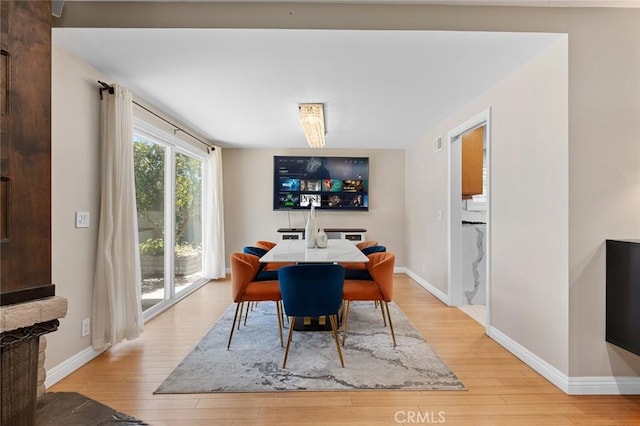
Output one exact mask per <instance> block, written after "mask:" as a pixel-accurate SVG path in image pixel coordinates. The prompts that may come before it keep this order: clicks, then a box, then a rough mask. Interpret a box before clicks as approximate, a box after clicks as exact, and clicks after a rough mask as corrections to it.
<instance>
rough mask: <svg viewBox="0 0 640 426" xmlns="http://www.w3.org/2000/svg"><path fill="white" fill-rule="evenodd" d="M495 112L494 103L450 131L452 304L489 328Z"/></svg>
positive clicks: (450, 265) (450, 267)
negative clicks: (492, 149) (492, 147)
mask: <svg viewBox="0 0 640 426" xmlns="http://www.w3.org/2000/svg"><path fill="white" fill-rule="evenodd" d="M490 118H491V110H490V108H488V109H486V110H484V111H482V112H481V113H479V114H477V115H476V116H474V117H472V118H470V119H469V120H467V121H465V122H464V123H462V124H460V125H459V126H457V127H455V128H454V129H452V130H450V131H449V132H448V142H449V167H448V170H449V188H448V189H449V191H448V193H449V224H448V225H449V226H448V227H449V232H448V246H449V255H448V276H449V304H450V306H457V307H459V308H460V309H461V310H463V311H464V312H465V313H467V314H468V315H469V316H471V317H472V318H473V319H475V320H476V321H478V322H479V323H480V324H482V325H483V326H484V327H485V328H487V329H488V327H489V326H490V318H491V315H490V313H491V303H490V302H491V298H490V288H491V286H490V283H491V280H490V277H491V275H490V267H489V266H490V262H489V258H490V253H491V250H490V247H491V245H490V235H491V233H490V229H491V220H490V218H491V215H490V206H491V203H490V187H491V185H490V158H491V155H490V152H491V151H490V149H491V143H490V140H491V125H490V124H491V123H490ZM474 157H475V158H474ZM474 168H475V169H478V168H479V169H478V170H475V171H474ZM470 170H471V172H470ZM478 173H479V174H480V175H478ZM469 175H475V178H474V179H475V182H473V181H472V182H471V183H470V181H469V179H470V178H469ZM478 179H480V181H478ZM463 187H464V188H465V189H464V190H463ZM469 188H471V189H469Z"/></svg>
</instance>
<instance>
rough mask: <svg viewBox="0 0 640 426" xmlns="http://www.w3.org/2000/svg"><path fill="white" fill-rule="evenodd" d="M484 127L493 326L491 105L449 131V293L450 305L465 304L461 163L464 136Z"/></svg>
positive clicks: (488, 323)
mask: <svg viewBox="0 0 640 426" xmlns="http://www.w3.org/2000/svg"><path fill="white" fill-rule="evenodd" d="M480 126H485V132H484V134H485V140H484V143H485V148H486V151H487V153H486V167H487V187H486V194H485V195H486V197H487V212H486V221H487V225H486V237H485V238H486V242H487V246H486V253H485V256H486V277H485V278H486V283H487V289H486V298H487V314H486V322H485V326H486V328H487V329H488V328H489V327H490V326H491V108H487V109H485V110H483V111H481V112H479V113H478V114H476V115H475V116H473V117H471V118H469V119H468V120H466V121H464V122H463V123H462V124H460V125H459V126H456V127H454V128H453V129H451V130H449V132H447V143H448V144H449V157H448V165H447V169H448V170H449V178H448V191H447V192H448V205H449V221H448V225H447V227H448V244H447V245H448V248H447V250H448V253H447V259H448V268H447V274H448V295H449V298H448V299H449V306H460V305H461V304H462V291H461V289H462V276H461V275H462V274H461V262H462V212H461V200H462V188H461V163H462V146H461V141H462V135H463V134H464V133H467V132H468V131H470V130H473V129H476V128H478V127H480Z"/></svg>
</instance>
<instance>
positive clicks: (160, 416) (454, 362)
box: [49, 274, 640, 426]
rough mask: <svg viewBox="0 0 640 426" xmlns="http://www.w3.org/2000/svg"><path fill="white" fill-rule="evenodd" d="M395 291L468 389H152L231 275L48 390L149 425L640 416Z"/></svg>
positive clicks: (638, 402)
mask: <svg viewBox="0 0 640 426" xmlns="http://www.w3.org/2000/svg"><path fill="white" fill-rule="evenodd" d="M395 301H396V303H397V304H398V305H399V306H400V307H401V308H402V310H403V311H404V312H405V313H406V314H407V316H408V317H409V318H410V319H411V321H412V322H413V324H414V325H415V326H416V328H417V329H418V330H419V331H420V332H421V333H422V335H423V336H424V337H425V338H426V339H427V341H428V342H429V343H430V344H431V345H432V347H433V348H434V349H435V350H436V352H437V353H438V354H439V355H440V356H441V357H442V359H443V360H444V361H445V362H446V363H447V364H448V365H449V367H450V368H451V369H452V370H453V371H454V372H455V373H456V375H457V376H458V377H459V378H460V380H462V382H463V383H464V385H465V386H466V388H467V390H466V391H437V392H435V391H429V392H425V391H401V390H398V391H355V392H342V391H341V392H286V393H268V394H264V393H236V394H197V395H153V391H154V390H155V389H156V388H157V387H158V386H159V385H160V383H161V382H162V381H163V380H164V379H165V378H166V376H167V375H169V373H171V371H172V370H173V368H174V367H175V366H176V365H177V364H178V363H179V362H180V361H181V360H182V359H183V358H184V356H186V354H187V353H188V352H189V350H190V349H191V348H192V347H193V346H194V345H195V344H196V343H197V342H198V341H199V340H200V338H201V337H202V336H203V335H204V334H205V332H206V331H207V330H208V329H209V328H210V327H211V326H212V325H213V324H214V323H215V322H216V320H217V319H218V318H219V317H220V316H221V315H222V313H223V312H224V311H225V310H226V308H227V307H228V306H229V304H230V303H231V298H230V282H229V280H221V281H217V282H211V283H209V284H207V285H206V286H205V287H203V288H202V289H200V290H198V291H197V292H195V293H194V294H192V295H191V296H189V297H188V298H186V299H185V300H183V301H182V302H180V303H178V305H176V306H175V307H173V308H171V309H170V310H168V311H167V312H165V313H163V314H162V315H160V316H158V317H156V318H155V319H153V320H152V321H150V322H149V323H147V324H146V327H145V332H144V336H143V337H142V338H140V339H137V340H135V341H132V342H126V343H123V344H120V345H117V346H116V347H115V348H112V349H110V350H109V351H107V352H105V353H104V354H102V355H101V356H99V357H97V358H96V359H94V360H93V361H91V362H90V363H88V364H87V365H85V366H84V367H82V368H81V369H79V370H77V371H76V372H74V373H73V374H71V375H69V376H68V377H66V378H65V379H64V380H62V381H60V382H59V383H57V384H56V385H54V386H53V387H52V388H51V389H49V391H51V392H62V391H75V392H80V393H82V394H84V395H86V396H88V397H91V398H94V399H96V400H98V401H100V402H102V403H104V404H106V405H109V406H111V407H113V408H115V409H117V410H120V411H124V412H126V413H128V414H130V415H133V416H136V417H138V418H139V419H142V420H145V421H147V422H149V423H150V424H152V425H155V426H162V425H167V426H169V425H171V426H180V425H247V426H249V425H273V426H276V425H278V426H279V425H318V426H320V425H396V424H401V423H402V422H405V423H407V424H429V422H431V423H441V424H442V423H444V424H451V425H509V426H513V425H526V426H532V425H577V424H579V425H616V426H619V425H640V396H568V395H565V394H564V393H563V392H561V391H560V390H558V389H557V388H556V387H555V386H554V385H552V384H551V383H549V382H548V381H547V380H546V379H544V378H543V377H541V376H540V375H538V374H537V373H536V372H534V371H533V370H532V369H531V368H529V367H528V366H526V365H525V364H523V363H522V362H521V361H519V360H518V359H517V358H515V357H514V356H513V355H511V354H510V353H509V352H507V351H506V350H504V349H503V348H502V347H501V346H499V345H498V344H497V343H495V342H494V341H493V340H491V339H490V338H488V337H487V336H486V335H485V334H484V329H483V328H482V327H481V326H480V325H479V324H478V323H476V322H475V321H474V320H472V319H471V318H469V317H468V316H466V315H465V314H464V313H463V312H462V311H460V310H459V309H456V308H450V307H447V306H445V305H443V304H442V303H441V302H440V301H439V300H438V299H436V298H435V297H433V296H432V295H431V294H430V293H429V292H427V291H426V290H424V289H423V288H421V287H420V286H419V285H417V284H416V283H415V282H413V281H412V280H411V279H410V278H408V277H407V276H406V275H404V274H396V275H395ZM240 332H242V330H241V331H240ZM212 362H215V360H212ZM346 362H347V363H348V360H346ZM347 368H348V365H347ZM372 374H375V373H372Z"/></svg>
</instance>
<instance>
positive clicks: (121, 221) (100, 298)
mask: <svg viewBox="0 0 640 426" xmlns="http://www.w3.org/2000/svg"><path fill="white" fill-rule="evenodd" d="M113 87H114V91H115V93H114V94H108V93H106V92H105V93H104V94H103V99H102V101H101V108H100V109H101V111H100V113H101V117H100V145H101V150H100V155H101V159H100V161H101V174H100V179H101V191H102V195H101V205H100V224H99V230H98V247H97V253H96V273H95V277H94V282H93V309H92V314H91V318H92V321H91V322H92V324H93V327H92V328H93V330H92V342H91V343H92V345H93V348H94V349H96V350H104V349H106V348H108V347H109V346H111V345H113V344H115V343H118V342H120V341H122V340H124V339H128V340H131V339H135V338H136V337H138V336H139V335H140V334H141V333H142V330H143V327H144V326H143V317H142V308H141V304H140V290H139V288H140V282H141V277H140V268H139V265H140V254H139V252H138V221H137V217H136V214H137V213H136V196H135V179H134V167H133V108H132V97H131V93H129V92H128V91H127V90H126V89H125V88H123V87H121V86H119V85H117V84H115V85H114V86H113Z"/></svg>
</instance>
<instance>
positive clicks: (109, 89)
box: [98, 80, 216, 152]
mask: <svg viewBox="0 0 640 426" xmlns="http://www.w3.org/2000/svg"><path fill="white" fill-rule="evenodd" d="M98 83H100V85H101V86H102V87H100V89H99V90H100V99H102V92H103V91H105V90H106V91H107V92H108V93H109V94H110V95H113V94H114V93H115V91H114V89H113V86H111V85H109V84H107V83H105V82H103V81H100V80H98ZM131 102H133V103H134V104H136V105H137V106H139V107H140V108H142V109H143V110H145V111H147V112H148V113H150V114H153V115H155V116H156V117H158V118H159V119H160V120H162V121H164V122H165V123H167V124H169V125H171V126H173V127H175V129H174V130H173V134H174V135H175V134H176V133H177V132H179V131H180V132H182V133H184V134H186V135H189V136H191V137H192V138H193V139H195V140H197V141H198V142H200V143H201V144H203V145H205V146H206V147H207V152H209V149H212V150H214V151H215V150H216V147H215V146H211V145H209V144H208V143H207V142H205V141H203V140H202V139H200V138H198V137H196V136H193V135H192V134H191V133H189V132H187V131H186V130H184V129H183V128H181V127H179V126H176V125H175V124H173V123H172V122H170V121H169V120H167V119H166V118H164V117H162V116H160V115H158V114H156V113H155V112H153V111H151V110H150V109H149V108H147V107H146V106H144V105H141V104H139V103H138V102H136V101H133V100H132V101H131Z"/></svg>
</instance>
